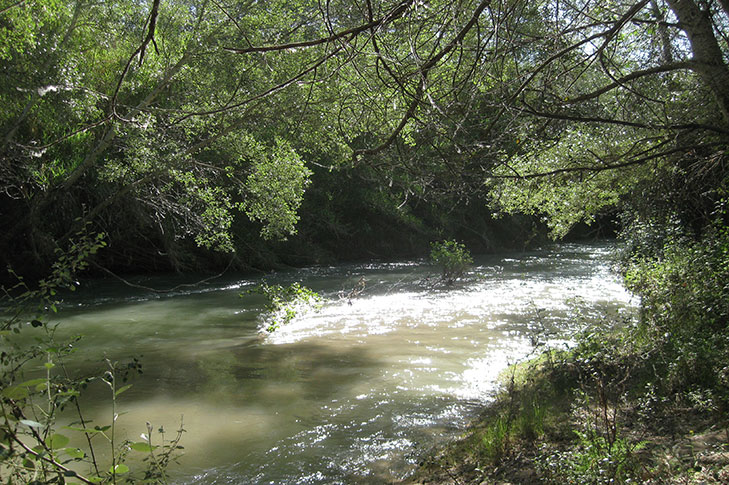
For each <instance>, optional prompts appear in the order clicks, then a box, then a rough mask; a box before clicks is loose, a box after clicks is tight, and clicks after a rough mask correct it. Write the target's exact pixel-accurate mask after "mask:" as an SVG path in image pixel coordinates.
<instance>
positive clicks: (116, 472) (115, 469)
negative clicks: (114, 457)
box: [109, 463, 129, 475]
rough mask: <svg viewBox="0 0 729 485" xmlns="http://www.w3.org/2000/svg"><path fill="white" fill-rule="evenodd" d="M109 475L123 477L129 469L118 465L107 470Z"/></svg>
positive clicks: (122, 464)
mask: <svg viewBox="0 0 729 485" xmlns="http://www.w3.org/2000/svg"><path fill="white" fill-rule="evenodd" d="M109 473H111V474H113V475H123V474H125V473H129V467H128V466H126V465H125V464H124V463H119V464H118V465H116V466H113V467H111V468H109Z"/></svg>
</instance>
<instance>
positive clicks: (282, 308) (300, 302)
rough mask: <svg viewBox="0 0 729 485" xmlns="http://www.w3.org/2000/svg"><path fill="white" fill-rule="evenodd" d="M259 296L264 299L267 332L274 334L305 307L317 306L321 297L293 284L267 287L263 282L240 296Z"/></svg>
mask: <svg viewBox="0 0 729 485" xmlns="http://www.w3.org/2000/svg"><path fill="white" fill-rule="evenodd" d="M254 293H256V294H260V295H263V296H264V297H265V298H266V300H267V301H266V305H265V306H266V314H267V318H268V326H267V327H266V330H267V331H268V332H274V331H275V330H276V329H278V328H279V327H280V326H281V325H286V324H287V323H289V322H290V321H291V320H293V319H294V318H295V317H296V315H297V314H298V313H299V311H300V310H301V309H302V308H303V307H306V306H310V305H313V306H314V307H315V308H316V307H318V306H319V304H320V302H321V297H320V296H319V294H318V293H316V292H315V291H312V290H311V289H309V288H307V287H306V286H303V285H302V284H301V283H299V282H294V283H292V284H290V285H288V286H281V285H269V284H267V283H266V282H265V281H264V282H263V283H261V284H260V285H258V286H256V287H255V288H253V289H250V290H248V291H247V292H246V293H244V294H242V295H240V296H241V297H242V296H245V295H250V294H254Z"/></svg>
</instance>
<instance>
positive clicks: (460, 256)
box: [430, 240, 473, 285]
mask: <svg viewBox="0 0 729 485" xmlns="http://www.w3.org/2000/svg"><path fill="white" fill-rule="evenodd" d="M430 248H431V249H430V261H431V263H432V264H434V265H436V266H439V267H440V268H441V270H442V279H443V281H445V282H446V283H447V284H449V285H450V284H453V282H454V281H456V280H457V279H458V278H460V277H462V276H463V274H464V273H465V272H466V270H468V267H469V266H470V265H471V264H473V258H472V257H471V254H470V253H469V252H468V249H466V246H465V245H463V244H462V243H459V242H457V241H454V240H451V241H438V242H434V243H431V244H430Z"/></svg>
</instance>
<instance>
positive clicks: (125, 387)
mask: <svg viewBox="0 0 729 485" xmlns="http://www.w3.org/2000/svg"><path fill="white" fill-rule="evenodd" d="M130 387H132V385H131V384H127V385H126V386H124V387H121V388H119V389H117V391H116V392H115V393H114V396H118V395H119V394H121V393H122V392H124V391H127V390H128V389H129V388H130Z"/></svg>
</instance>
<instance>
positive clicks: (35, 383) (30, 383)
mask: <svg viewBox="0 0 729 485" xmlns="http://www.w3.org/2000/svg"><path fill="white" fill-rule="evenodd" d="M46 382H48V379H46V378H40V379H32V380H30V381H25V382H23V383H22V384H20V385H21V386H23V387H35V386H39V385H41V384H42V385H44V386H45V384H46Z"/></svg>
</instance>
